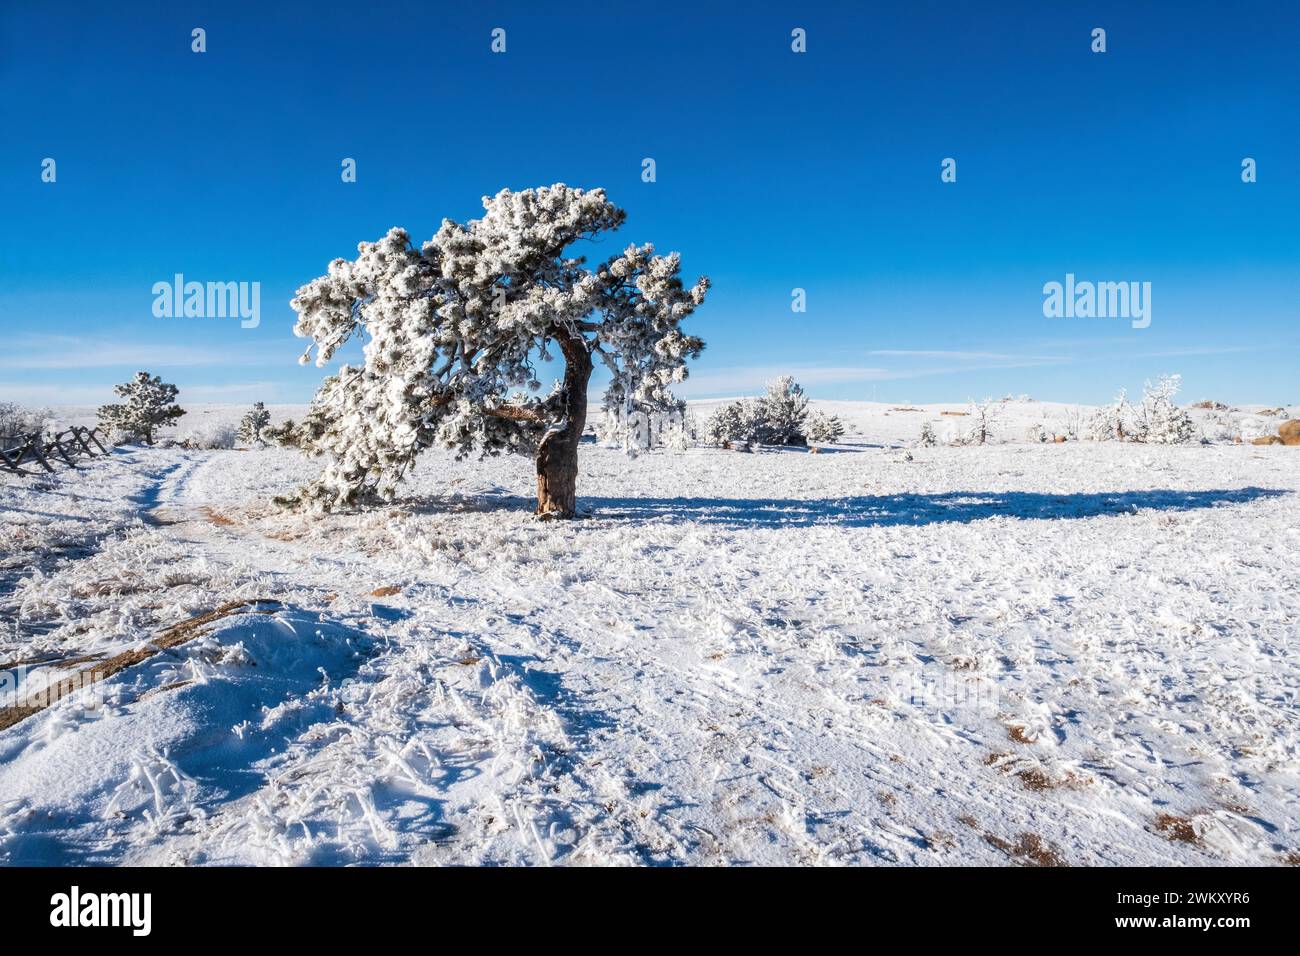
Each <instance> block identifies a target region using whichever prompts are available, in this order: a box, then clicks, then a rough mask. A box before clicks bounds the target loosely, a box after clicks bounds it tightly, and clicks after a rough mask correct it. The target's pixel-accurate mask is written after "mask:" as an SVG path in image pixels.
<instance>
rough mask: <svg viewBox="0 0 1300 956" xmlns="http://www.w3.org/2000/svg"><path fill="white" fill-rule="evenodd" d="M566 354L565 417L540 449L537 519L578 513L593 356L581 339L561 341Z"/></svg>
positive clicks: (570, 516) (555, 426)
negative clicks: (581, 443)
mask: <svg viewBox="0 0 1300 956" xmlns="http://www.w3.org/2000/svg"><path fill="white" fill-rule="evenodd" d="M559 343H560V349H561V350H562V351H563V352H564V386H563V391H562V392H561V395H562V400H563V415H564V417H563V418H562V419H561V420H560V422H559V423H557V424H555V425H552V426H551V429H550V430H549V431H548V432H547V433H546V437H544V438H543V439H542V443H541V445H539V446H538V449H537V511H536V512H535V513H536V514H537V515H539V516H541V517H544V518H572V517H574V516H575V515H576V514H577V511H578V442H579V441H580V440H581V439H582V430H583V428H585V427H586V425H587V382H588V381H589V380H590V379H591V353H590V352H588V351H587V345H586V343H585V342H584V341H583V340H582V339H581V338H580V337H576V336H575V337H566V338H560V339H559Z"/></svg>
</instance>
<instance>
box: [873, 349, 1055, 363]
mask: <svg viewBox="0 0 1300 956" xmlns="http://www.w3.org/2000/svg"><path fill="white" fill-rule="evenodd" d="M867 354H868V355H874V356H877V357H880V358H914V359H943V360H945V361H949V362H1024V361H1033V362H1064V361H1067V360H1066V359H1064V358H1062V357H1060V356H1052V355H1010V354H1008V353H1006V352H964V351H960V350H950V349H873V350H872V351H870V352H868V353H867Z"/></svg>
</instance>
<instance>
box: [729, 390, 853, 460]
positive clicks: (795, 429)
mask: <svg viewBox="0 0 1300 956" xmlns="http://www.w3.org/2000/svg"><path fill="white" fill-rule="evenodd" d="M843 435H844V423H843V422H841V421H840V420H839V418H837V417H836V416H834V415H826V414H824V413H823V412H818V411H812V410H810V409H809V407H808V396H807V395H805V394H804V390H803V388H802V387H801V386H799V385H798V384H796V382H795V380H794V378H793V377H791V376H789V375H783V376H781V377H780V378H774V379H772V380H771V381H770V382H768V383H767V391H766V392H765V393H764V394H763V395H762V396H760V397H758V398H743V399H740V400H739V401H735V402H728V403H727V404H726V405H723V406H722V407H721V408H719V409H718V410H717V411H716V412H714V413H713V416H712V417H711V418H710V419H709V421H708V423H707V424H706V425H705V428H704V440H705V441H706V442H709V443H710V444H713V445H729V444H739V443H746V444H750V443H757V444H763V445H806V444H808V442H809V441H818V442H833V441H838V440H839V439H840V438H841V437H842V436H843Z"/></svg>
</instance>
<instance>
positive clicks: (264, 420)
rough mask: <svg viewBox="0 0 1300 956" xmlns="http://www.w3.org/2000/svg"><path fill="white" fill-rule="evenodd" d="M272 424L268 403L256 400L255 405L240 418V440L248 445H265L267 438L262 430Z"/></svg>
mask: <svg viewBox="0 0 1300 956" xmlns="http://www.w3.org/2000/svg"><path fill="white" fill-rule="evenodd" d="M270 424H271V413H270V412H268V411H267V410H266V405H265V404H264V403H262V402H254V403H253V407H252V408H250V409H249V410H248V411H247V412H245V413H244V417H243V418H241V419H240V420H239V435H238V437H239V440H240V441H242V442H244V443H245V444H248V445H257V446H258V447H259V448H260V447H262V446H264V445H265V444H266V439H265V438H263V437H262V430H263V429H265V428H266V426H268V425H270Z"/></svg>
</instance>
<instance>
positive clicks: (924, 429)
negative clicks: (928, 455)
mask: <svg viewBox="0 0 1300 956" xmlns="http://www.w3.org/2000/svg"><path fill="white" fill-rule="evenodd" d="M916 443H917V444H918V445H920V446H921V447H922V448H933V447H934V446H935V445H937V444H939V437H938V436H937V435H936V434H935V433H934V423H933V422H922V423H921V437H920V438H918V439H917V441H916Z"/></svg>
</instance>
